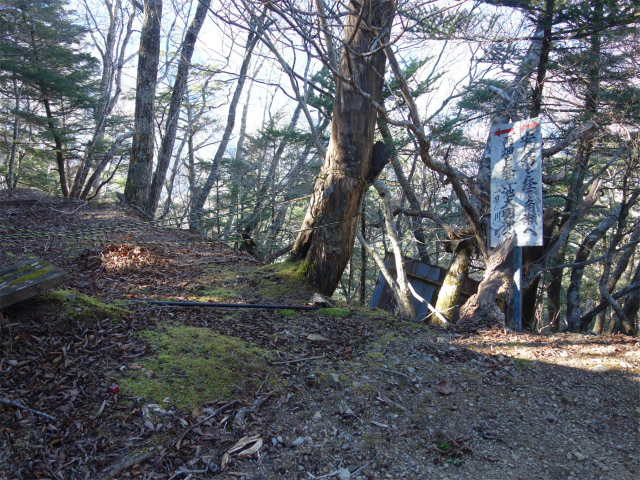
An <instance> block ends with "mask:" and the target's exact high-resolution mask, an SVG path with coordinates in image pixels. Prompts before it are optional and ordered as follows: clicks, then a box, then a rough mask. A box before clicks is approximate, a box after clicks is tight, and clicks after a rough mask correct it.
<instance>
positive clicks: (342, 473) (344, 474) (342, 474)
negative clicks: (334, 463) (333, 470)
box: [338, 468, 351, 480]
mask: <svg viewBox="0 0 640 480" xmlns="http://www.w3.org/2000/svg"><path fill="white" fill-rule="evenodd" d="M338 478H339V479H340V480H348V479H349V478H351V472H350V471H349V470H347V469H346V468H340V469H338Z"/></svg>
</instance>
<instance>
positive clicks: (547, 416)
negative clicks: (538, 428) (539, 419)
mask: <svg viewBox="0 0 640 480" xmlns="http://www.w3.org/2000/svg"><path fill="white" fill-rule="evenodd" d="M544 418H546V419H547V421H548V422H555V421H556V417H554V416H553V414H552V413H547V414H546V415H545V416H544Z"/></svg>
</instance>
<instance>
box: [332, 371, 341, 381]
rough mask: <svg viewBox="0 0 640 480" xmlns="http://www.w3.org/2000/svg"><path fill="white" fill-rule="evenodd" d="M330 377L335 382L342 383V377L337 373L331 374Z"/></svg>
mask: <svg viewBox="0 0 640 480" xmlns="http://www.w3.org/2000/svg"><path fill="white" fill-rule="evenodd" d="M330 375H331V378H332V379H333V381H334V382H336V383H340V375H338V374H337V373H331V374H330Z"/></svg>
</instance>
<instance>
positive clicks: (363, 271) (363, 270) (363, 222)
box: [360, 202, 367, 306]
mask: <svg viewBox="0 0 640 480" xmlns="http://www.w3.org/2000/svg"><path fill="white" fill-rule="evenodd" d="M364 209H365V202H363V203H362V214H361V215H360V235H362V238H363V239H364V240H365V241H366V237H365V233H366V231H367V218H366V215H365V214H364V212H365V210H364ZM360 256H361V258H360V262H361V263H360V305H362V306H364V305H365V303H366V302H365V300H366V295H367V249H366V248H364V247H362V249H361V254H360Z"/></svg>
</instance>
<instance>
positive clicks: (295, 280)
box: [256, 262, 309, 301]
mask: <svg viewBox="0 0 640 480" xmlns="http://www.w3.org/2000/svg"><path fill="white" fill-rule="evenodd" d="M299 267H300V262H281V263H273V264H271V265H265V266H264V267H260V268H258V269H257V270H256V271H257V272H258V276H261V277H262V280H261V281H260V286H259V288H258V292H257V293H258V295H259V296H261V297H262V298H264V299H266V300H270V301H274V300H276V299H278V298H280V297H284V296H286V295H290V294H291V293H293V292H295V293H304V292H305V291H306V290H308V289H309V287H308V286H307V285H306V284H305V282H304V278H303V276H302V272H300V270H299Z"/></svg>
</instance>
